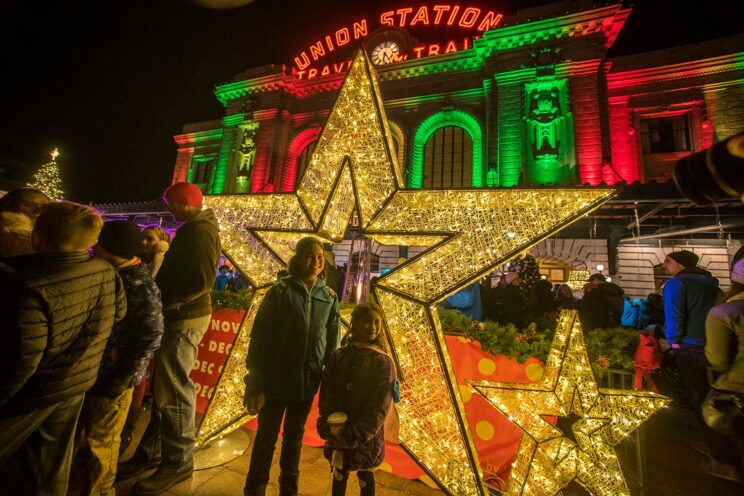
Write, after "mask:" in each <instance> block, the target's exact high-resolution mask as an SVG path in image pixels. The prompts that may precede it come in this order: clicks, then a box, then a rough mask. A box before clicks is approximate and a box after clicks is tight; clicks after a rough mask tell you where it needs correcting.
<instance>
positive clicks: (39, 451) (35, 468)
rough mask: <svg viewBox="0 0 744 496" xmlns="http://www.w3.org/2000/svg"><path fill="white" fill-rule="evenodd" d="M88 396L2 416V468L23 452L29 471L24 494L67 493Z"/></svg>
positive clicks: (21, 476) (52, 495) (23, 475)
mask: <svg viewBox="0 0 744 496" xmlns="http://www.w3.org/2000/svg"><path fill="white" fill-rule="evenodd" d="M84 396H85V394H78V395H76V396H73V397H72V398H70V399H68V400H65V401H62V402H60V403H57V404H55V405H52V406H48V407H46V408H39V409H37V410H34V411H32V412H29V413H24V414H20V415H13V416H7V417H0V466H2V465H4V464H5V462H6V461H8V458H10V457H11V456H12V455H13V454H14V453H15V452H16V451H18V450H19V449H22V450H23V455H24V458H25V467H24V468H25V470H24V472H23V473H20V474H18V478H19V479H21V486H22V490H23V494H33V495H37V496H41V495H50V496H59V495H61V494H67V483H68V481H69V478H70V466H71V465H72V450H73V444H74V440H75V430H76V428H77V422H78V417H79V416H80V408H81V407H82V405H83V398H84Z"/></svg>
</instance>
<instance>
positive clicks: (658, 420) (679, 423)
mask: <svg viewBox="0 0 744 496" xmlns="http://www.w3.org/2000/svg"><path fill="white" fill-rule="evenodd" d="M147 417H148V415H143V416H142V418H141V419H140V420H141V424H140V430H143V429H144V427H145V424H146V422H147ZM696 422H697V420H696V418H695V416H694V415H693V414H692V413H691V412H690V411H688V410H685V409H683V408H681V407H679V406H676V405H672V406H670V407H669V408H667V409H665V410H663V411H661V412H659V413H658V414H657V415H656V416H654V417H652V418H651V419H650V420H649V421H648V422H647V423H646V424H645V429H646V444H647V454H646V459H647V463H648V474H649V480H648V482H647V489H646V492H645V496H739V495H741V494H744V489H742V486H737V484H734V483H732V482H727V481H724V480H720V479H717V478H715V477H712V476H710V475H708V474H706V473H705V472H703V471H702V470H701V469H700V468H699V464H700V462H701V461H702V460H704V459H705V457H704V455H702V454H701V453H699V452H698V451H696V450H695V449H693V448H691V447H690V445H691V444H693V443H695V442H700V441H701V440H702V437H701V434H700V430H699V428H698V426H697V424H696ZM139 434H140V432H138V433H137V435H139ZM254 435H255V433H254V432H253V431H251V430H248V429H241V430H239V431H236V432H235V433H233V434H231V435H230V436H232V437H237V438H238V439H234V440H235V441H237V442H238V444H237V445H238V446H241V449H244V448H242V447H248V443H249V442H252V440H253V437H254ZM280 443H281V441H280ZM131 451H132V450H130V452H131ZM618 452H622V449H621V447H618ZM126 455H127V456H131V453H127V454H126ZM249 459H250V449H245V451H244V452H243V453H242V455H240V456H239V457H237V458H235V459H234V460H232V461H230V462H228V463H226V464H225V465H222V466H218V467H214V468H210V469H206V470H198V471H196V472H194V476H193V478H192V479H191V480H189V481H185V482H182V483H181V484H178V485H177V486H174V487H173V488H172V489H171V490H170V491H169V492H167V493H164V494H168V495H178V496H185V495H194V496H202V495H204V496H207V495H209V496H228V495H229V496H240V495H242V494H243V493H242V489H243V484H244V482H245V477H246V473H247V471H248V462H249ZM278 459H279V447H277V450H276V451H275V454H274V461H273V464H272V467H271V481H270V483H269V489H268V491H267V493H266V494H267V495H269V496H276V495H277V494H279V488H278V486H277V483H276V481H277V478H278V476H279V467H278ZM624 471H625V472H626V476H627V478H628V484H629V486H630V488H631V493H632V494H633V495H634V496H635V495H638V494H640V492H639V490H638V488H637V487H636V485H635V484H633V481H632V470H630V469H628V468H624ZM300 472H301V475H300V496H329V495H330V494H331V474H330V472H329V470H328V462H327V461H326V459H325V458H323V452H322V450H321V449H320V448H308V447H304V448H303V449H302V458H301V464H300ZM375 477H376V487H377V494H378V495H380V496H403V495H410V496H419V495H421V496H426V495H440V496H441V495H442V494H443V493H442V492H441V491H439V490H437V489H433V488H430V487H429V486H427V485H425V484H424V483H422V482H420V481H411V480H408V479H403V478H401V477H398V476H396V475H393V474H390V473H388V472H385V471H383V470H378V471H377V472H376V473H375ZM135 481H136V480H135V479H132V480H129V481H124V482H121V483H118V484H117V485H116V491H117V494H118V495H119V496H129V495H131V494H132V486H133V485H134V483H135ZM347 494H348V495H349V496H353V495H358V494H359V486H358V484H357V480H356V477H352V478H351V480H350V482H349V488H348V491H347ZM586 494H587V493H586V491H584V490H583V489H582V488H581V487H579V486H577V485H576V484H572V485H571V486H569V487H568V488H567V489H566V490H564V491H563V495H564V496H584V495H586Z"/></svg>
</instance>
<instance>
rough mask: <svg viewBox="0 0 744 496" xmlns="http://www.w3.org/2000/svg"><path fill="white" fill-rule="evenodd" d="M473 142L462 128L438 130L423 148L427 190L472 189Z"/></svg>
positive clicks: (452, 127)
mask: <svg viewBox="0 0 744 496" xmlns="http://www.w3.org/2000/svg"><path fill="white" fill-rule="evenodd" d="M472 164H473V140H471V139H470V135H469V134H468V133H467V132H466V131H465V130H464V129H463V128H461V127H459V126H446V127H441V128H439V129H437V130H436V131H435V132H434V134H432V135H431V137H430V138H429V140H428V141H427V142H426V145H424V181H423V187H424V188H453V187H455V188H456V187H469V186H471V185H472Z"/></svg>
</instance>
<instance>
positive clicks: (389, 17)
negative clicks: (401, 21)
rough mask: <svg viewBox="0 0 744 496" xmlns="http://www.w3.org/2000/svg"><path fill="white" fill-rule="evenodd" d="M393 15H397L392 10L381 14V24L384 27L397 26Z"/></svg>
mask: <svg viewBox="0 0 744 496" xmlns="http://www.w3.org/2000/svg"><path fill="white" fill-rule="evenodd" d="M393 14H395V12H394V11H392V10H390V11H388V12H383V13H382V14H380V24H382V25H383V26H395V21H394V20H393Z"/></svg>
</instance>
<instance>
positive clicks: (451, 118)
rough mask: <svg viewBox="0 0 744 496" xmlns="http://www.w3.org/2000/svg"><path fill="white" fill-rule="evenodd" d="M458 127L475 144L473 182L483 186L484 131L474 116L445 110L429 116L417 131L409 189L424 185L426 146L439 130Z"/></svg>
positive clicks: (460, 111) (474, 184)
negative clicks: (446, 127)
mask: <svg viewBox="0 0 744 496" xmlns="http://www.w3.org/2000/svg"><path fill="white" fill-rule="evenodd" d="M445 126H458V127H461V128H463V129H464V130H465V132H466V133H468V135H469V136H470V139H471V140H472V142H473V169H472V178H473V179H472V181H473V184H472V185H473V186H474V187H478V188H479V187H482V186H483V130H482V128H481V125H480V122H478V119H476V118H475V117H474V116H473V115H472V114H470V113H468V112H464V111H462V110H454V109H452V110H444V111H442V112H439V113H437V114H434V115H432V116H429V117H428V118H427V119H426V120H424V122H422V123H421V125H420V126H419V127H418V129H417V130H416V134H415V136H414V138H413V152H412V156H411V172H410V175H409V179H408V187H409V188H421V187H422V186H423V184H424V146H425V145H426V142H427V141H428V140H429V138H430V137H431V135H432V134H434V132H436V130H437V129H439V128H441V127H445Z"/></svg>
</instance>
